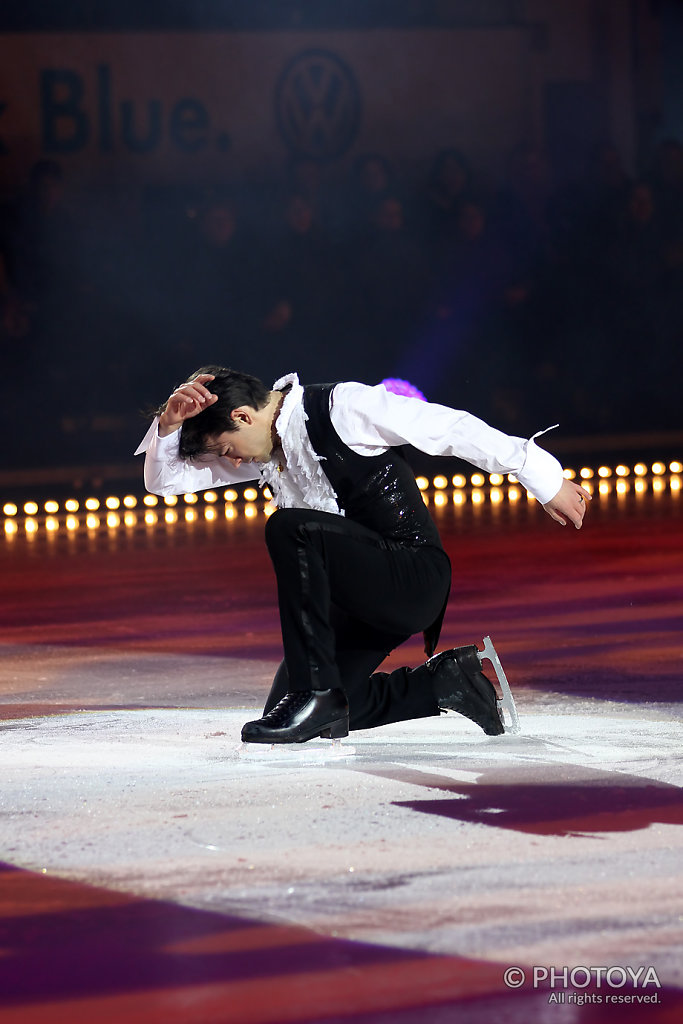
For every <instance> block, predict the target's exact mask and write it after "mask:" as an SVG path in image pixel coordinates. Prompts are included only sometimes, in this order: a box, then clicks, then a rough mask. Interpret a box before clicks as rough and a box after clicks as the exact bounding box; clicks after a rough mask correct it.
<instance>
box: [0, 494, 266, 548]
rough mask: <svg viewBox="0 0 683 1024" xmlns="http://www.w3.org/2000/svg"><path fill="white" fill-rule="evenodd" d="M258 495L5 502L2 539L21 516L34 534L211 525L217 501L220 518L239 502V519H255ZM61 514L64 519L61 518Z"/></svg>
mask: <svg viewBox="0 0 683 1024" xmlns="http://www.w3.org/2000/svg"><path fill="white" fill-rule="evenodd" d="M263 495H264V497H266V498H268V499H269V498H270V492H269V491H268V489H267V488H266V489H264V491H263ZM258 496H259V492H258V491H257V490H256V488H255V487H247V488H245V489H244V490H243V491H242V492H241V493H240V492H238V491H236V490H234V489H232V488H229V489H227V490H225V491H224V492H223V494H222V496H221V495H219V494H218V493H217V492H216V491H203V492H202V494H201V501H200V496H199V495H197V494H184V495H175V494H173V495H169V496H167V497H164V498H160V497H158V496H157V495H156V494H145V495H144V497H142V498H138V497H137V496H136V495H134V494H127V495H125V497H123V498H118V497H115V496H113V495H112V496H110V497H108V498H102V499H101V498H86V499H85V500H84V501H79V500H77V499H76V498H69V499H68V500H66V501H64V502H63V503H62V504H61V505H60V503H59V502H57V501H46V502H44V503H43V505H42V506H41V505H39V504H38V502H36V501H27V502H24V504H23V505H22V506H20V505H18V504H16V503H15V502H5V504H4V505H3V508H2V512H3V515H4V516H5V523H4V528H5V534H7V535H10V536H12V535H13V534H15V533H17V532H18V529H19V525H18V522H17V520H18V519H19V518H20V517H23V520H24V529H25V531H26V533H28V534H32V533H37V532H38V530H39V528H40V525H41V523H42V524H43V525H44V528H45V529H46V530H47V531H48V533H54V532H56V531H57V530H59V529H60V528H61V527H62V525H63V526H64V527H65V528H66V530H67V531H68V532H74V531H76V530H78V529H79V528H80V527H81V526H85V527H86V528H87V529H88V530H95V529H98V528H99V527H100V526H107V527H109V528H110V529H116V528H117V527H120V526H127V527H129V528H130V527H134V526H137V525H138V524H139V523H140V522H143V523H144V524H145V525H147V526H155V525H156V524H157V523H159V522H162V523H167V524H169V525H172V524H174V523H177V522H180V521H181V520H182V521H184V522H188V523H192V522H196V521H197V520H199V519H200V518H202V519H204V520H205V521H207V522H212V521H214V520H216V519H218V518H219V514H221V513H219V506H220V501H221V497H222V499H223V502H224V507H223V511H222V515H223V516H224V518H225V519H235V518H236V517H237V515H238V514H239V513H238V508H237V507H236V503H237V502H238V501H239V500H240V499H242V500H243V501H244V502H245V505H244V507H243V509H242V513H243V515H244V516H245V517H246V518H247V519H253V518H255V517H256V516H257V515H258V513H259V509H258V507H257V505H256V500H257V498H258ZM198 506H199V507H198ZM202 506H203V507H202ZM262 511H263V512H264V513H265V515H269V514H270V513H271V512H274V511H275V508H274V506H273V505H271V504H270V502H269V503H268V504H266V505H265V506H264V507H263V509H262ZM22 514H23V516H22ZM60 514H62V516H63V518H61V519H60ZM43 516H44V519H43ZM38 517H40V518H38Z"/></svg>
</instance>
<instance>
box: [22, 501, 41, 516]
mask: <svg viewBox="0 0 683 1024" xmlns="http://www.w3.org/2000/svg"><path fill="white" fill-rule="evenodd" d="M37 511H38V506H37V504H36V503H35V501H27V502H26V504H25V505H24V512H25V513H26V515H27V516H34V515H35V514H36V512H37Z"/></svg>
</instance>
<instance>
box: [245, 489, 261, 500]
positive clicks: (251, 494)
mask: <svg viewBox="0 0 683 1024" xmlns="http://www.w3.org/2000/svg"><path fill="white" fill-rule="evenodd" d="M257 498H258V491H257V490H256V488H255V487H246V488H245V490H244V500H245V501H256V499H257Z"/></svg>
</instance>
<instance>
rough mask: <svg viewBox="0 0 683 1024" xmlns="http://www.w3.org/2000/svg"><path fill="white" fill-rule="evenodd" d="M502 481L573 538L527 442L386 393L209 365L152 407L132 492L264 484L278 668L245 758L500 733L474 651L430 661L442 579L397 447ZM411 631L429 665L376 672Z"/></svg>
mask: <svg viewBox="0 0 683 1024" xmlns="http://www.w3.org/2000/svg"><path fill="white" fill-rule="evenodd" d="M404 444H412V445H414V446H415V447H416V448H419V449H420V450H421V451H424V452H427V453H428V454H430V455H451V456H460V457H462V458H465V459H467V460H468V461H469V462H471V463H472V464H473V465H475V466H477V467H479V468H480V469H483V470H485V471H487V472H491V473H493V472H496V473H514V474H515V476H516V477H517V478H518V480H519V481H520V483H522V484H523V485H524V486H525V487H526V488H527V489H528V490H529V491H530V492H531V493H532V494H533V495H534V496H535V497H536V498H537V499H538V501H540V502H541V503H542V504H543V506H544V508H545V509H546V511H547V512H548V513H549V514H550V516H552V518H553V519H554V520H556V521H557V522H558V523H560V524H561V525H563V526H564V525H566V524H567V523H568V522H570V523H572V524H573V525H574V526H575V527H576V529H580V528H581V524H582V522H583V517H584V514H585V511H586V500H587V499H589V498H590V494H589V493H588V492H587V491H585V490H584V489H583V488H582V487H580V486H579V485H578V484H575V483H573V482H571V481H569V480H565V479H564V477H563V473H562V467H561V465H560V464H559V462H558V461H557V460H556V459H555V458H554V457H553V456H552V455H550V454H549V453H548V452H546V451H544V450H543V449H542V448H539V447H538V446H537V445H536V444H535V443H534V440H533V438H532V439H531V440H524V439H522V438H517V437H509V436H508V435H506V434H503V433H501V432H500V431H498V430H495V429H494V428H492V427H490V426H489V425H488V424H486V423H484V422H483V421H482V420H480V419H477V417H475V416H472V415H470V414H469V413H467V412H461V411H457V410H454V409H450V408H447V407H445V406H441V405H434V404H430V403H426V402H423V401H421V400H419V399H416V398H408V397H404V396H399V395H394V394H391V393H389V392H388V391H387V390H386V389H385V388H384V386H383V385H381V384H379V385H377V386H375V387H369V386H367V385H364V384H357V383H341V384H336V385H312V386H306V387H302V385H301V384H300V383H299V380H298V378H297V376H296V374H289V375H288V376H285V377H282V378H281V379H280V380H278V381H276V382H275V384H274V385H273V388H272V390H271V389H269V388H267V387H266V386H265V385H264V384H263V383H262V382H261V381H260V380H258V379H257V378H255V377H252V376H250V375H249V374H245V373H240V372H238V371H234V370H229V369H226V368H224V367H218V366H207V367H203V368H202V369H200V370H198V371H196V372H195V373H194V374H192V376H191V377H190V378H189V379H188V381H187V382H186V383H184V384H182V385H180V387H178V388H177V389H176V390H175V391H174V392H173V394H172V395H171V396H170V398H169V399H168V400H167V402H166V403H165V404H164V405H163V406H162V408H161V410H160V413H159V415H158V417H157V418H156V419H155V420H154V422H153V424H152V426H151V427H150V429H149V431H148V433H147V436H146V437H145V439H144V440H143V442H142V443H141V445H140V446H139V448H138V450H137V452H136V454H138V453H140V452H143V451H144V452H146V457H145V484H146V486H147V488H148V490H150V491H152V492H155V493H157V494H162V495H167V494H182V493H185V492H189V491H197V490H201V489H204V488H211V487H221V486H225V485H226V484H234V483H236V482H238V481H242V482H244V481H247V480H254V479H258V480H260V482H261V484H267V485H268V486H269V487H270V489H271V491H272V493H273V498H274V501H275V504H276V505H277V510H276V511H275V512H274V513H273V515H271V516H270V518H269V519H268V522H267V525H266V543H267V546H268V551H269V553H270V556H271V559H272V562H273V566H274V568H275V575H276V579H277V589H278V602H279V609H280V621H281V626H282V640H283V647H284V661H283V662H282V664H281V666H280V668H279V669H278V671H277V674H276V676H275V680H274V682H273V685H272V688H271V691H270V695H269V697H268V700H267V701H266V705H265V709H264V713H263V717H262V718H260V719H258V720H257V721H254V722H247V723H246V725H245V726H244V728H243V730H242V739H243V740H244V741H245V742H248V743H294V742H298V743H300V742H304V741H306V740H309V739H313V738H315V737H318V736H323V737H331V738H337V737H340V736H346V735H347V733H348V730H349V728H351V729H367V728H371V727H373V726H379V725H385V724H387V723H390V722H399V721H404V720H406V719H411V718H422V717H426V716H429V715H438V714H439V713H440V712H441V711H447V710H451V711H456V712H459V713H460V714H463V715H466V716H467V717H468V718H470V719H471V720H472V721H474V722H476V723H477V725H479V726H480V727H481V728H482V729H483V730H484V732H485V733H487V734H488V735H497V734H499V733H502V732H503V731H504V726H503V722H502V720H501V717H500V714H499V711H498V707H497V701H496V691H495V688H494V686H493V685H492V683H491V682H490V681H489V680H488V679H487V678H486V676H484V675H483V673H482V672H481V667H480V663H479V659H478V658H477V656H476V647H475V646H472V647H470V648H456V649H455V650H452V651H444V652H443V653H441V654H439V655H437V656H436V657H431V656H432V655H433V653H434V650H435V648H436V643H437V641H438V637H439V631H440V628H441V621H442V619H443V614H444V610H445V607H446V601H447V598H448V593H449V589H450V579H451V567H450V562H449V559H448V556H447V555H446V553H445V551H444V550H443V547H442V545H441V541H440V538H439V534H438V531H437V529H436V526H435V525H434V523H433V521H432V519H431V517H430V515H429V512H428V511H427V509H426V507H425V504H424V502H423V500H422V496H421V494H420V491H419V490H418V488H417V485H416V483H415V478H414V475H413V473H412V471H411V470H410V468H409V466H408V464H407V462H406V461H405V459H404V458H403V455H402V453H401V451H400V446H402V445H404ZM420 631H422V632H423V633H424V638H425V651H426V653H427V655H428V658H429V660H428V661H427V662H426V663H425V664H424V665H421V666H419V667H418V668H415V669H409V668H401V669H398V670H396V671H394V672H391V673H385V672H377V671H376V669H377V668H378V667H379V665H380V664H381V663H382V661H383V660H384V658H385V657H386V656H387V655H388V654H389V652H390V651H392V650H393V649H394V648H395V647H397V646H398V645H399V644H401V643H403V642H404V641H405V640H407V639H408V637H410V636H411V635H412V634H414V633H417V632H420Z"/></svg>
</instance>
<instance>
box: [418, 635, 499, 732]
mask: <svg viewBox="0 0 683 1024" xmlns="http://www.w3.org/2000/svg"><path fill="white" fill-rule="evenodd" d="M425 668H426V669H427V671H428V672H429V673H430V674H431V681H432V686H433V688H434V696H435V697H436V702H437V704H438V705H439V708H440V709H441V710H442V711H457V712H458V713H459V714H461V715H464V716H465V717H466V718H469V719H471V721H473V722H475V723H476V724H477V725H478V726H479V727H480V729H483V730H484V732H485V733H486V735H487V736H500V734H501V733H503V732H505V727H504V725H503V720H502V718H501V715H500V712H499V710H498V700H497V694H496V690H495V688H494V686H493V683H491V681H490V680H489V679H487V678H486V676H485V675H484V673H483V672H482V670H481V662H480V661H479V657H478V655H477V648H476V646H475V645H474V644H473V645H471V646H469V647H455V648H453V649H452V650H450V651H443V652H442V653H441V654H436V655H434V657H433V658H430V659H429V661H428V662H426V664H425Z"/></svg>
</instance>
